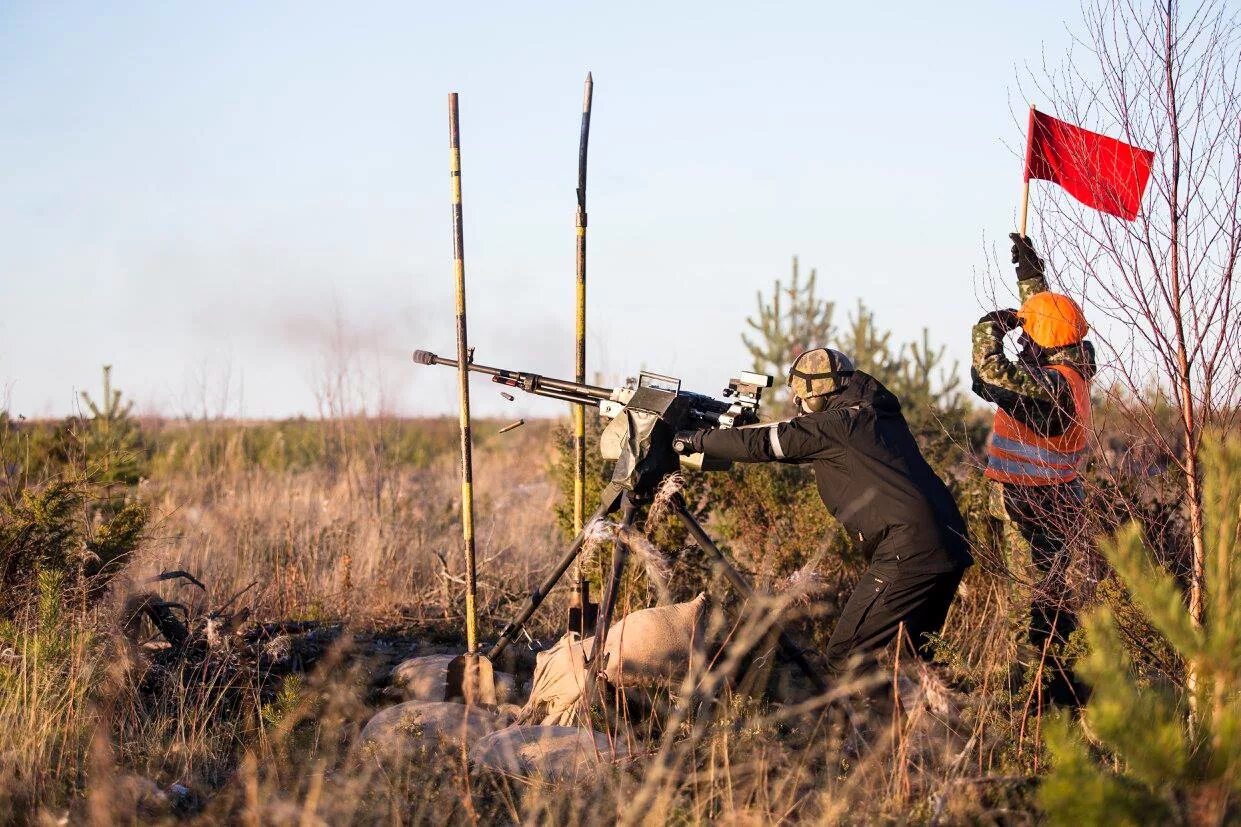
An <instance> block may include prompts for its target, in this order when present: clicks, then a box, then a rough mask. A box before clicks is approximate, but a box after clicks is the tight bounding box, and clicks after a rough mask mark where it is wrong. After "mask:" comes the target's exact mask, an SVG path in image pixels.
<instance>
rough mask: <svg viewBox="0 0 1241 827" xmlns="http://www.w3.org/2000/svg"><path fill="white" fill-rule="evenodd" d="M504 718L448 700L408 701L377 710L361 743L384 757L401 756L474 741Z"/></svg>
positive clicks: (493, 728) (495, 727)
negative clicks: (462, 741)
mask: <svg viewBox="0 0 1241 827" xmlns="http://www.w3.org/2000/svg"><path fill="white" fill-rule="evenodd" d="M499 726H500V718H499V716H497V715H496V714H495V713H494V712H488V711H487V710H485V709H480V708H479V707H466V706H463V705H462V704H455V703H448V702H447V701H406V702H405V703H402V704H397V705H396V706H390V707H388V708H387V709H382V710H380V711H379V712H377V713H375V715H374V716H372V717H371V719H370V720H369V721H367V722H366V726H365V727H364V728H363V729H362V735H361V737H360V743H361V744H362V746H363V748H364V749H366V750H370V751H371V752H372V753H374V754H378V755H379V756H380V757H383V758H388V759H400V758H403V757H406V756H411V755H416V754H418V753H420V752H422V753H425V752H427V751H429V750H433V749H437V748H439V747H441V746H444V745H446V744H457V745H459V744H460V743H461V740H462V739H464V740H465V743H466V745H467V746H468V745H469V744H472V743H474V742H475V741H477V740H478V739H479V738H481V737H482V736H484V735H486V734H487V733H489V732H491V731H493V730H495V729H498V728H499Z"/></svg>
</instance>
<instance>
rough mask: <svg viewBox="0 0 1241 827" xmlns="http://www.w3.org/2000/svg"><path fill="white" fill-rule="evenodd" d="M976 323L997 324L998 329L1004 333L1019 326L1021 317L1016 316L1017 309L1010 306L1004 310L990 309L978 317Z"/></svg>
mask: <svg viewBox="0 0 1241 827" xmlns="http://www.w3.org/2000/svg"><path fill="white" fill-rule="evenodd" d="M978 323H979V324H994V325H999V327H1000V330H1003V331H1004V332H1005V333H1007V332H1008V331H1010V330H1016V329H1017V328H1019V327H1021V319H1019V318H1017V311H1016V310H1014V309H1013V308H1011V307H1009V308H1006V309H1004V310H992V311H991V312H990V313H988V314H987V315H985V316H983V317H982V318H981V319H979V320H978Z"/></svg>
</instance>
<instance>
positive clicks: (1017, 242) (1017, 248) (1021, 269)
mask: <svg viewBox="0 0 1241 827" xmlns="http://www.w3.org/2000/svg"><path fill="white" fill-rule="evenodd" d="M1008 237H1009V238H1011V239H1012V240H1013V264H1016V265H1017V278H1018V279H1019V280H1021V281H1024V280H1026V279H1028V278H1033V277H1034V276H1042V275H1043V260H1042V259H1041V258H1039V257H1038V253H1036V252H1034V242H1033V241H1032V240H1031V239H1030V237H1029V236H1028V235H1022V234H1021V233H1009V234H1008Z"/></svg>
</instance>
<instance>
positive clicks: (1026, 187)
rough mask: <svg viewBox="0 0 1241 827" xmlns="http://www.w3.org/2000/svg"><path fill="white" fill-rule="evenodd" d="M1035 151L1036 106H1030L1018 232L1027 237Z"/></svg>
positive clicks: (1022, 172)
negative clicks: (1033, 151) (1031, 160)
mask: <svg viewBox="0 0 1241 827" xmlns="http://www.w3.org/2000/svg"><path fill="white" fill-rule="evenodd" d="M1033 149H1034V104H1030V123H1029V125H1028V126H1027V127H1026V163H1025V168H1024V169H1023V170H1022V171H1021V178H1022V184H1021V220H1020V222H1019V223H1018V225H1017V232H1018V233H1019V234H1020V235H1021V237H1022V238H1025V237H1026V218H1027V217H1028V216H1029V214H1030V152H1031V151H1032V150H1033Z"/></svg>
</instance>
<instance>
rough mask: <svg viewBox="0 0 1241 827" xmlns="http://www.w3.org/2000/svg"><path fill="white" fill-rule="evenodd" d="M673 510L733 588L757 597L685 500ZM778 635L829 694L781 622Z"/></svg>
mask: <svg viewBox="0 0 1241 827" xmlns="http://www.w3.org/2000/svg"><path fill="white" fill-rule="evenodd" d="M671 506H672V510H673V511H674V512H676V515H677V516H678V517H680V518H681V522H683V523H685V527H686V528H688V529H689V533H690V536H691V537H693V538H694V542H695V543H697V544H698V546H699V548H701V549H702V550H703V551H705V552H707V553H708V554H710V555H711V556H713V557H714V558H715V562H716V564H717V565H718V566H719V567H720V571H721V572H723V574H724V577H725V578H726V579H727V580H728V582H729V583H731V584H732V586H733V588H734V589H736V590H737V591H738V593H740V594H741V596H742V597H744V598H745V599H746V600H749V599H750V598H751V597H753V596H754V588H753V587H752V586H751V585H750V583H749V581H747V580H746V579H745V577H744V576H743V575H742V574H741V572H739V571H737V569H736V567H735V566H733V564H732V563H730V562H729V560H728V558H727V557H725V556H724V552H722V551H720V548H719V546H717V545H716V544H715V541H714V540H712V539H711V537H710V535H708V534H707V532H706V531H705V530H704V529H703V527H702V524H701V523H699V522H698V521H697V520H695V519H694V515H693V514H690V513H689V509H688V508H686V507H685V500H684V499H683V498H682V497H680V496H679V495H678V496H676V497H673V498H672V503H671ZM772 626H773V627H775V629H776V631H777V632H778V633H779V641H780V651H781V652H783V653H784V656H785V657H787V658H788V659H789V660H791V661H792V662H793V664H794V665H795V666H796V667H797V668H798V669H800V670H801V672H802V674H804V675H805V676H806V677H807V678H808V679H809V680H810V683H811V684H813V686H814V688H815V690H817V691H818V692H820V693H823V692H826V691H827V683H826V682H825V681H824V680H823V676H822V675H821V674H819V672H818V670H817V669H815V668H814V667H813V666H811V665H810V661H808V660H806V656H805V655H803V654H802V650H801V647H800V646H798V645H797V644H796V643H794V642H793V640H792V638H790V637H789V635H788V632H786V631H785V630H784V625H783V624H782V623H780V622H779V621H778V620H777V621H774V622H773V623H772Z"/></svg>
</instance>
